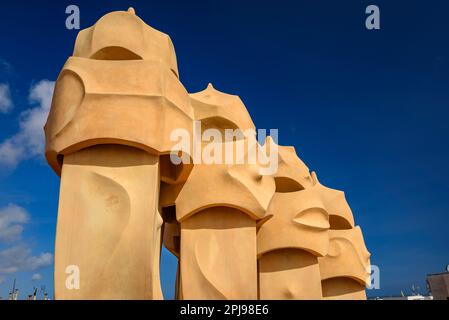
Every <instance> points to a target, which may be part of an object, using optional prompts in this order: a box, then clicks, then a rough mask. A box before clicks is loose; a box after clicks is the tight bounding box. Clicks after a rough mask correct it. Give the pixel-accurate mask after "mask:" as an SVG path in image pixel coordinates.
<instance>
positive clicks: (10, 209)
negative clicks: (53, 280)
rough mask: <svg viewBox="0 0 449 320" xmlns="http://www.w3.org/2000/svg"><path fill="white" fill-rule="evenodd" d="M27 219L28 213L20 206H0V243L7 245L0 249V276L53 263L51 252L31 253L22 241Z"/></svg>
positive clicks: (28, 218) (33, 269)
mask: <svg viewBox="0 0 449 320" xmlns="http://www.w3.org/2000/svg"><path fill="white" fill-rule="evenodd" d="M29 221H30V214H29V213H28V212H27V211H26V210H25V209H24V208H22V207H20V206H17V205H15V204H9V205H7V206H6V207H3V208H0V243H1V242H4V243H8V245H9V247H6V248H2V249H1V250H0V277H3V275H4V274H9V273H15V272H18V271H35V270H38V269H40V268H44V267H47V266H49V265H51V264H52V263H53V254H52V253H49V252H43V253H40V254H39V255H33V252H32V250H31V248H30V247H29V246H28V245H27V244H25V243H23V241H22V233H23V226H24V224H25V223H27V222H29Z"/></svg>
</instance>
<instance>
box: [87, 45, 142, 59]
mask: <svg viewBox="0 0 449 320" xmlns="http://www.w3.org/2000/svg"><path fill="white" fill-rule="evenodd" d="M90 58H91V59H95V60H142V57H141V56H139V55H137V54H136V53H134V52H132V51H130V50H128V49H126V48H122V47H116V46H111V47H106V48H103V49H101V50H98V51H97V52H95V53H94V54H93V55H92V56H91V57H90Z"/></svg>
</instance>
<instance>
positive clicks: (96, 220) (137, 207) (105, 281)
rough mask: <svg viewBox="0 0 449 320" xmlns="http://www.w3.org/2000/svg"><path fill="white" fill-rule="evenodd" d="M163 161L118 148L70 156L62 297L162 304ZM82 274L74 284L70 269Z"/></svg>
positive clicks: (58, 292)
mask: <svg viewBox="0 0 449 320" xmlns="http://www.w3.org/2000/svg"><path fill="white" fill-rule="evenodd" d="M158 175H159V167H158V158H157V157H156V156H154V155H150V154H148V153H146V152H144V151H142V150H139V149H136V148H132V147H127V146H117V145H103V146H94V147H90V148H87V149H83V150H80V151H77V152H75V153H72V154H70V155H67V156H66V157H65V158H64V165H63V169H62V174H61V188H60V197H59V210H58V222H57V231H56V248H55V298H56V299H162V293H161V287H160V281H159V251H160V246H161V226H162V218H161V216H160V214H159V212H158V198H157V197H156V196H155V195H158V189H159V179H158ZM71 265H74V266H77V267H78V268H79V272H80V287H79V289H78V290H75V289H72V290H70V289H68V288H67V287H66V279H67V278H68V276H69V275H68V274H66V268H67V266H71Z"/></svg>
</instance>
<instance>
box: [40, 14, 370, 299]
mask: <svg viewBox="0 0 449 320" xmlns="http://www.w3.org/2000/svg"><path fill="white" fill-rule="evenodd" d="M274 112H275V111H274ZM195 120H196V121H201V128H200V134H201V135H203V134H206V135H207V134H209V138H210V141H200V143H199V145H200V146H201V150H200V151H199V152H200V153H199V155H200V160H201V161H200V162H199V163H198V162H197V163H195V164H193V163H189V164H179V165H174V164H173V163H172V162H171V160H170V154H169V153H170V151H171V150H172V147H173V146H174V144H175V142H174V141H171V133H173V131H174V130H175V129H183V130H185V132H187V133H188V134H189V135H190V137H194V134H193V133H194V130H195V129H194V128H195V126H194V121H195ZM44 129H45V136H46V158H47V161H48V163H49V165H50V166H51V167H52V168H53V170H54V171H55V172H56V173H57V174H58V175H60V176H61V186H60V195H59V208H58V222H57V233H56V245H55V298H56V299H162V293H161V286H160V279H159V272H160V271H159V268H160V266H159V264H160V251H161V246H162V243H163V245H164V246H165V247H166V248H167V249H168V250H169V251H170V252H171V253H172V254H174V255H175V256H176V257H177V258H178V261H179V263H178V271H177V276H176V288H175V297H176V298H177V299H323V298H324V299H366V294H365V283H366V282H367V281H368V280H367V279H368V278H367V275H368V270H369V257H370V254H369V252H368V251H367V249H366V247H365V243H364V240H363V236H362V233H361V230H360V228H359V227H358V226H355V223H354V217H353V213H352V211H351V209H350V207H349V205H348V203H347V201H346V199H345V195H344V193H343V192H342V191H339V190H335V189H331V188H328V187H326V186H324V185H322V184H321V183H320V182H319V181H318V179H317V177H316V174H315V173H313V172H312V173H310V172H309V169H308V167H307V166H306V165H305V164H304V162H303V161H302V160H301V159H300V158H299V157H298V155H297V153H296V151H295V148H293V147H284V146H277V145H273V144H271V143H272V140H271V138H270V137H268V138H267V140H266V142H265V144H264V145H263V146H260V145H259V144H258V143H257V142H255V141H253V140H252V139H251V137H252V136H251V135H247V136H239V135H237V136H235V137H232V139H230V140H227V141H221V140H220V141H214V142H215V143H211V141H212V140H213V139H212V138H213V137H215V136H216V135H215V134H216V133H217V132H218V135H221V137H222V138H225V137H226V134H225V133H226V129H232V130H235V129H240V130H242V131H245V130H246V131H247V132H248V131H249V130H254V129H255V125H254V123H253V121H252V119H251V116H250V115H249V113H248V110H247V109H246V107H245V105H244V103H243V102H242V100H241V99H240V97H239V96H237V95H234V94H228V93H224V92H221V91H219V90H217V89H215V88H214V87H213V86H212V84H209V85H208V86H207V88H206V89H204V90H203V91H200V92H197V93H191V94H189V93H188V92H187V91H186V89H185V88H184V86H183V85H182V83H181V82H180V80H179V73H178V67H177V61H176V54H175V50H174V46H173V44H172V42H171V40H170V37H169V36H168V35H166V34H164V33H162V32H159V31H157V30H155V29H153V28H152V27H150V26H148V25H147V24H146V23H145V22H143V21H142V20H141V19H140V18H139V17H138V16H137V15H136V13H135V11H134V9H132V8H130V9H129V10H128V11H115V12H111V13H108V14H106V15H105V16H103V17H101V18H100V19H99V20H98V21H97V22H96V23H95V24H94V25H93V26H91V27H89V28H87V29H84V30H82V31H80V32H79V34H78V37H77V39H76V43H75V48H74V51H73V55H72V56H71V57H69V58H68V59H67V61H66V63H65V64H64V66H63V68H62V70H61V72H60V75H59V77H58V79H57V81H56V86H55V90H54V95H53V101H52V105H51V110H50V113H49V115H48V119H47V123H46V125H45V128H44ZM209 129H212V131H210V130H209ZM206 130H208V131H206ZM211 132H212V133H214V134H213V135H212V134H211ZM195 133H196V132H195ZM191 142H192V141H191ZM264 150H266V151H267V152H268V155H267V156H270V155H273V154H276V155H277V157H278V163H277V164H278V170H277V171H276V172H275V173H273V174H270V175H264V174H262V169H264V168H265V169H266V163H263V161H262V160H266V159H260V158H258V157H257V156H259V152H262V151H264ZM197 151H198V150H197V146H195V147H193V146H192V148H190V149H189V150H184V152H186V153H187V157H188V159H190V160H193V159H196V156H197V153H196V152H197ZM237 151H241V152H240V153H238V152H237ZM203 152H205V154H206V155H209V157H208V158H207V159H208V160H207V161H204V160H205V159H204V158H203V154H204V153H203ZM229 152H231V156H229ZM262 153H263V152H262ZM217 155H218V157H215V156H217ZM180 156H183V154H180ZM68 266H77V267H78V268H79V271H80V288H79V289H70V288H69V287H67V286H66V280H67V278H68V277H69V274H67V273H66V268H67V267H68Z"/></svg>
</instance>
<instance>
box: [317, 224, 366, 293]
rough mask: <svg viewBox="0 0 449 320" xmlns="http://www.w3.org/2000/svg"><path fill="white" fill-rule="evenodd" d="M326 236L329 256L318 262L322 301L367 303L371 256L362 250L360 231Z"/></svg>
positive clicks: (347, 230)
mask: <svg viewBox="0 0 449 320" xmlns="http://www.w3.org/2000/svg"><path fill="white" fill-rule="evenodd" d="M329 236H330V245H329V252H328V254H327V255H326V256H325V257H322V258H319V259H318V261H319V265H320V273H321V279H322V281H323V295H324V298H325V299H351V300H357V299H366V294H365V286H366V285H369V276H370V261H369V258H370V253H369V252H368V250H367V249H366V247H365V242H364V240H363V236H362V231H361V230H360V227H358V226H356V227H354V228H351V229H342V230H330V231H329Z"/></svg>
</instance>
